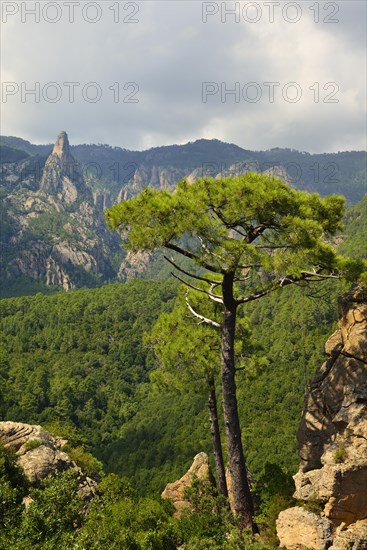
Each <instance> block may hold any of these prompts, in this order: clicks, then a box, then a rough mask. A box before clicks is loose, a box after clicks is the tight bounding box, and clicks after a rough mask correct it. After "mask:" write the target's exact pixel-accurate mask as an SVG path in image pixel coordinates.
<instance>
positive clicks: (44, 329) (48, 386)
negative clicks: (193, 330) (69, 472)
mask: <svg viewBox="0 0 367 550" xmlns="http://www.w3.org/2000/svg"><path fill="white" fill-rule="evenodd" d="M174 292H175V285H173V284H172V283H149V282H144V281H134V282H132V283H128V284H126V285H121V284H115V285H111V286H108V287H102V288H100V289H98V290H80V291H76V292H71V293H68V294H64V293H61V294H57V295H56V296H52V297H46V296H42V295H40V294H38V295H36V296H35V297H34V298H19V299H10V300H3V301H2V321H1V325H0V330H1V338H2V342H3V344H4V355H3V363H2V368H1V372H0V374H1V377H0V382H1V385H0V391H1V392H2V393H3V394H4V395H5V396H6V404H4V405H3V407H4V410H3V411H2V419H4V420H5V419H9V420H13V421H21V422H28V423H36V424H38V423H41V424H47V423H55V422H56V423H58V424H64V425H65V424H66V425H67V426H69V427H70V426H74V427H76V428H77V429H78V433H79V434H80V432H81V433H82V434H84V436H85V437H86V438H87V440H88V444H89V445H91V447H92V448H93V449H94V450H95V451H96V450H97V449H98V448H104V446H105V445H106V444H107V443H108V442H110V441H111V440H112V439H115V438H116V436H117V434H118V433H119V430H120V429H121V426H122V425H123V424H124V423H126V421H127V420H128V419H129V418H131V417H132V416H133V415H134V413H135V411H136V407H137V403H136V401H135V397H134V396H135V393H136V390H137V388H138V387H139V385H140V384H141V383H142V382H146V381H148V377H149V370H150V368H151V366H150V358H149V355H150V354H149V352H147V351H146V350H144V349H143V346H142V334H143V333H144V332H145V331H147V330H148V329H149V328H150V327H151V326H152V324H153V322H154V321H155V319H156V318H157V316H158V315H159V313H160V312H161V311H162V310H164V309H165V308H167V309H169V302H170V300H171V299H172V297H173V296H174ZM69 431H70V430H69ZM65 435H66V437H69V434H68V433H66V434H65ZM74 435H75V434H74ZM78 445H79V443H77V442H75V443H74V445H73V446H74V447H75V446H78Z"/></svg>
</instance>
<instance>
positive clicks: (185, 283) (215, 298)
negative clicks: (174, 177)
mask: <svg viewBox="0 0 367 550" xmlns="http://www.w3.org/2000/svg"><path fill="white" fill-rule="evenodd" d="M171 275H172V277H174V278H175V279H177V280H178V281H180V282H181V283H183V284H184V285H186V286H188V287H189V288H192V290H197V291H198V292H202V293H203V294H206V295H207V296H208V297H209V298H211V299H212V300H214V301H215V302H219V303H221V304H222V303H223V302H222V299H221V298H220V296H216V295H215V294H212V293H211V292H210V291H209V290H204V289H203V288H199V287H197V286H194V285H192V284H191V283H189V282H188V281H185V279H181V277H179V276H178V275H176V274H175V273H173V271H171Z"/></svg>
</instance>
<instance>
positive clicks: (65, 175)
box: [40, 132, 90, 208]
mask: <svg viewBox="0 0 367 550" xmlns="http://www.w3.org/2000/svg"><path fill="white" fill-rule="evenodd" d="M40 192H42V193H44V194H45V195H46V198H47V199H52V202H53V203H54V204H55V205H56V204H57V203H59V207H61V208H63V207H65V205H69V204H72V203H74V202H75V201H76V200H77V199H78V198H80V195H88V198H90V190H89V189H88V188H87V186H86V184H85V181H84V178H83V176H82V174H81V171H80V165H79V163H78V162H76V160H75V159H74V157H73V156H72V154H71V152H70V145H69V139H68V136H67V134H66V132H60V134H59V135H58V137H57V139H56V143H55V145H54V148H53V151H52V153H51V155H50V156H49V157H48V159H47V161H46V164H45V167H44V170H43V174H42V179H41V183H40Z"/></svg>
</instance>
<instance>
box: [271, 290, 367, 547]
mask: <svg viewBox="0 0 367 550" xmlns="http://www.w3.org/2000/svg"><path fill="white" fill-rule="evenodd" d="M325 351H326V353H327V355H328V356H329V359H328V360H327V361H326V362H325V363H324V364H323V365H322V367H321V368H320V369H319V371H318V372H317V373H316V376H315V378H314V380H313V381H312V382H311V387H310V391H309V394H308V396H307V398H306V403H305V409H304V413H303V417H302V420H301V424H300V427H299V432H298V442H299V450H300V457H301V465H300V469H299V471H298V473H297V474H296V475H295V476H294V480H295V485H296V491H295V494H294V496H295V498H296V499H297V500H300V501H303V502H304V503H305V505H307V503H315V502H316V503H318V504H319V506H320V515H317V514H316V513H314V512H309V511H307V510H305V508H304V507H297V508H291V509H289V510H285V511H283V512H281V514H280V515H279V518H278V521H277V532H278V537H279V539H280V543H281V545H282V546H284V547H286V548H289V549H298V548H301V547H302V548H307V549H310V550H311V549H312V550H314V549H315V550H316V549H320V550H324V549H325V550H326V549H327V548H330V550H331V549H332V550H347V549H353V550H356V549H360V550H362V549H364V550H366V549H367V291H366V290H363V289H361V288H356V289H354V291H353V292H351V293H350V294H349V295H347V296H345V297H343V298H342V299H341V300H340V302H339V328H338V330H337V331H336V332H335V333H334V334H333V335H332V336H331V337H330V338H329V340H328V342H327V343H326V346H325ZM310 526H311V527H310ZM307 530H308V532H309V534H310V535H309V537H306V538H305V534H304V533H305V531H307ZM329 532H330V533H331V534H330V535H329Z"/></svg>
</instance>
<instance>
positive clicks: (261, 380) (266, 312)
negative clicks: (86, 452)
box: [0, 199, 367, 493]
mask: <svg viewBox="0 0 367 550" xmlns="http://www.w3.org/2000/svg"><path fill="white" fill-rule="evenodd" d="M364 209H365V199H364V200H363V201H361V203H359V204H358V205H356V206H355V207H353V208H352V209H350V210H349V211H348V214H347V218H346V223H347V225H346V230H345V238H344V240H343V243H342V247H343V251H344V252H345V253H346V254H347V253H350V254H351V255H353V256H354V257H366V256H367V254H366V248H365V241H364V240H362V239H361V234H360V229H359V224H361V225H362V224H363V223H365V222H363V216H364V212H365V210H364ZM356 224H357V225H358V227H357V226H356ZM342 290H343V289H342V285H341V284H340V283H338V282H335V281H328V282H325V283H323V284H322V285H319V286H318V288H317V293H316V294H315V295H313V294H311V293H310V291H309V289H307V288H303V289H302V288H299V287H295V286H294V287H293V286H292V287H290V288H289V289H284V290H283V291H282V292H279V293H275V294H273V295H272V296H270V297H268V298H264V299H263V300H261V301H259V302H258V303H256V305H251V304H250V306H251V307H248V308H247V309H246V310H245V311H244V314H245V315H248V316H249V317H250V325H251V327H252V330H253V333H254V336H255V337H256V341H257V342H258V343H259V344H260V345H261V347H262V354H263V355H264V356H265V357H266V358H267V360H268V366H267V367H266V368H265V369H262V370H260V372H258V373H256V375H255V376H253V377H251V376H250V377H248V376H245V374H244V373H241V372H239V373H238V375H237V383H238V388H239V401H240V411H241V419H242V421H243V428H244V431H243V433H244V439H245V448H246V453H247V456H248V463H249V466H250V469H251V470H252V471H253V473H254V474H255V476H256V477H257V478H259V476H261V475H262V473H263V472H264V470H265V468H266V465H268V467H269V464H273V465H276V466H279V467H281V468H282V469H283V470H284V471H286V472H294V471H295V468H296V465H297V455H296V452H295V434H296V430H297V425H298V422H299V417H300V414H301V410H302V404H303V397H304V391H305V387H306V385H307V383H308V380H309V379H310V378H311V376H312V374H313V372H314V370H315V368H316V367H317V366H318V365H319V364H320V363H321V361H322V358H323V353H324V352H323V346H324V343H325V341H326V339H327V337H328V336H329V335H330V334H331V333H332V332H333V329H334V326H335V323H336V318H337V307H336V300H337V296H338V294H340V293H341V292H342ZM176 291H177V285H176V284H175V283H174V282H173V281H172V280H169V281H167V282H153V281H150V282H149V281H142V280H135V281H131V282H129V283H126V284H114V285H110V286H105V287H102V288H99V289H91V290H78V291H72V292H70V293H67V294H64V293H61V294H57V295H55V296H50V297H47V296H43V295H41V294H37V295H36V296H34V297H22V298H13V299H6V300H2V302H1V306H2V322H1V335H2V342H3V349H4V351H3V354H2V360H1V370H0V403H1V409H0V412H1V419H9V420H13V421H21V422H27V423H41V424H46V425H47V424H49V423H54V422H55V421H57V422H61V423H64V424H69V425H70V424H71V425H73V426H75V427H77V429H78V430H80V431H81V432H82V433H83V434H84V435H85V436H86V438H87V440H88V443H89V444H90V447H91V449H92V450H93V452H94V453H95V454H96V455H97V457H98V458H100V459H102V460H103V462H104V464H105V467H106V468H107V470H108V471H115V472H118V473H119V474H121V475H126V476H128V477H129V478H130V479H131V481H132V482H133V484H134V486H135V487H136V489H137V491H138V492H140V493H144V492H147V491H148V492H149V491H150V490H154V491H158V490H160V489H162V488H163V486H164V484H165V483H166V482H167V481H169V480H172V479H174V478H175V477H176V476H179V475H181V474H182V472H183V471H184V470H185V468H186V467H188V466H189V465H190V463H191V461H192V458H193V456H194V455H195V454H196V453H198V452H200V451H203V450H204V451H207V452H210V449H211V443H210V434H209V430H208V425H209V423H208V419H207V412H206V396H205V395H200V394H193V393H191V392H187V391H184V392H182V393H181V394H179V393H177V392H173V391H168V390H167V389H166V390H165V391H162V390H159V389H158V388H157V387H155V385H154V384H152V383H150V380H149V373H150V372H151V370H152V369H154V368H155V367H156V366H157V365H156V361H155V359H154V357H153V355H152V352H150V351H148V350H147V349H146V348H145V347H144V346H143V343H142V339H143V334H144V333H148V332H150V330H151V328H152V326H153V323H154V321H155V319H156V318H157V317H158V315H159V314H160V313H161V312H162V311H167V310H168V309H170V308H171V307H172V302H171V300H172V299H173V298H174V295H175V293H176Z"/></svg>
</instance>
